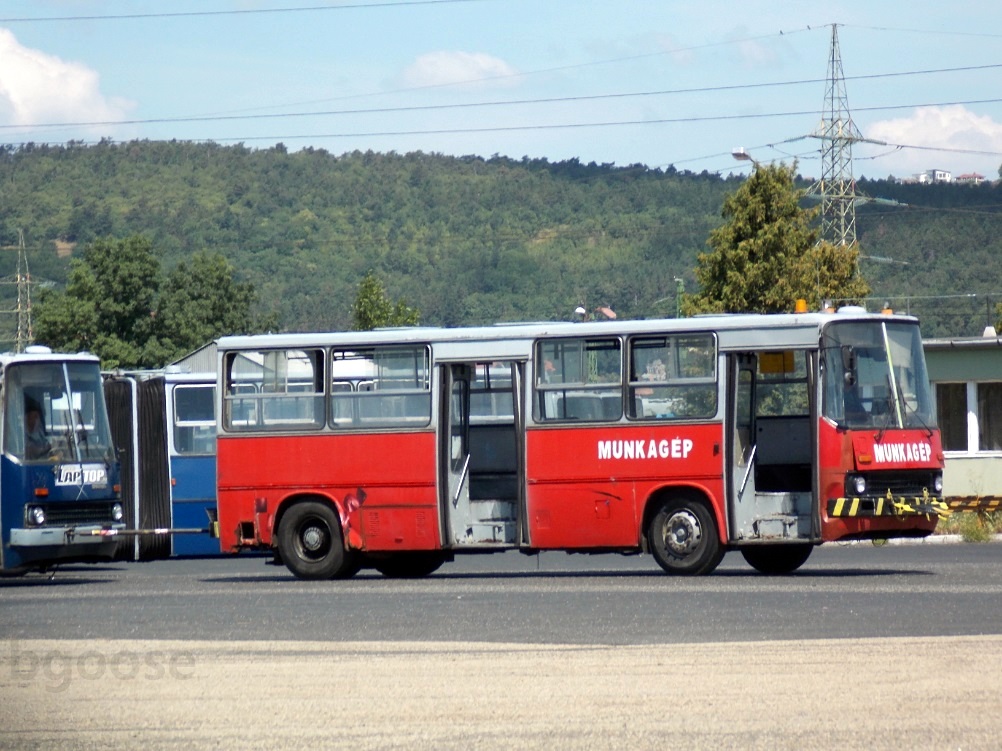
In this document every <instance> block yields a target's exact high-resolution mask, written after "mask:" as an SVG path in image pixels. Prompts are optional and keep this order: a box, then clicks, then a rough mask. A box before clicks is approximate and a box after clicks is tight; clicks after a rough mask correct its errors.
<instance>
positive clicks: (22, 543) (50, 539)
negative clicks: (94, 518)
mask: <svg viewBox="0 0 1002 751" xmlns="http://www.w3.org/2000/svg"><path fill="white" fill-rule="evenodd" d="M123 529H125V525H124V524H89V525H86V526H75V527H37V528H29V529H20V528H15V529H12V530H11V531H10V546H11V547H12V548H42V547H53V546H56V547H62V546H66V545H72V546H74V547H76V546H78V545H79V546H86V547H87V548H88V550H89V549H90V548H91V547H93V546H95V545H107V546H110V548H111V549H112V550H114V548H115V545H116V544H117V543H116V541H115V540H114V539H113V538H111V539H109V537H108V536H107V535H103V534H102V533H103V532H106V531H113V532H117V531H119V530H123Z"/></svg>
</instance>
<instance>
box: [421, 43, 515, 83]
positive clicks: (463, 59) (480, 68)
mask: <svg viewBox="0 0 1002 751" xmlns="http://www.w3.org/2000/svg"><path fill="white" fill-rule="evenodd" d="M516 75H518V71H517V70H516V69H515V68H513V67H512V66H511V65H509V64H508V63H506V62H505V61H504V60H501V59H500V58H497V57H493V56H492V55H488V54H486V53H484V52H458V51H457V52H447V51H441V52H429V53H428V54H425V55H421V56H420V57H418V58H417V59H416V60H415V61H414V62H413V63H411V64H410V65H409V66H408V67H407V69H406V70H405V71H404V83H405V84H406V85H407V86H412V87H418V86H444V85H448V84H459V83H480V82H484V83H488V82H489V83H495V84H496V83H504V84H506V85H510V84H511V80H508V81H498V80H497V79H504V78H509V79H510V77H512V76H516Z"/></svg>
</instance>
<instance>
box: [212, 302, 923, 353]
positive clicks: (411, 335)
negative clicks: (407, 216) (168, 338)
mask: <svg viewBox="0 0 1002 751" xmlns="http://www.w3.org/2000/svg"><path fill="white" fill-rule="evenodd" d="M889 318H893V320H894V321H898V322H903V323H912V324H915V323H917V322H918V321H917V319H916V318H914V317H912V316H905V315H897V314H895V315H893V316H889V315H887V314H883V313H866V312H864V311H862V310H861V309H858V308H856V309H852V310H843V311H839V312H838V313H780V314H725V315H707V316H696V317H693V318H666V319H651V320H632V321H630V320H617V321H587V322H569V321H551V322H539V323H501V324H496V325H494V326H473V327H457V328H443V327H434V326H413V327H404V328H392V329H376V330H374V331H339V332H319V333H297V334H255V335H245V336H225V337H222V338H220V339H218V340H217V342H216V343H217V345H218V348H219V350H220V351H223V350H247V349H274V348H280V347H285V348H288V347H293V348H306V347H324V346H337V347H349V348H350V347H360V346H366V345H377V344H417V343H428V342H434V343H453V342H454V343H457V344H458V343H469V342H501V341H512V342H515V341H524V342H530V341H533V340H535V339H539V338H560V337H580V336H601V335H602V334H609V335H614V336H615V335H622V334H637V333H639V334H644V333H650V334H660V333H685V332H708V331H709V332H715V333H716V334H717V335H718V339H719V342H720V348H721V349H724V350H727V349H748V348H749V347H761V348H768V347H770V346H774V347H777V348H778V347H783V346H786V347H810V346H816V345H817V342H818V338H819V336H820V332H821V329H822V328H823V327H824V326H825V325H826V324H829V323H832V322H835V321H886V320H888V319H889ZM756 332H757V333H758V334H760V336H757V335H756Z"/></svg>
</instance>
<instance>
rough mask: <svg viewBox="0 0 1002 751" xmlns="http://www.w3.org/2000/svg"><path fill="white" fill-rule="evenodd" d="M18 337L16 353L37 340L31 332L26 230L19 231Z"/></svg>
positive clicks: (16, 337) (29, 277)
mask: <svg viewBox="0 0 1002 751" xmlns="http://www.w3.org/2000/svg"><path fill="white" fill-rule="evenodd" d="M16 282H17V335H16V336H15V339H14V351H15V352H24V350H25V348H26V347H27V346H28V345H29V344H31V343H32V342H33V341H34V340H35V335H34V333H33V332H32V330H31V273H30V272H29V271H28V254H27V252H26V251H25V249H24V230H20V229H19V230H18V231H17V279H16Z"/></svg>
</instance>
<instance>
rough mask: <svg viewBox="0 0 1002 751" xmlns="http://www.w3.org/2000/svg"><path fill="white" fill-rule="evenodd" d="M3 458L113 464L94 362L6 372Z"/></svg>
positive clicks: (41, 364)
mask: <svg viewBox="0 0 1002 751" xmlns="http://www.w3.org/2000/svg"><path fill="white" fill-rule="evenodd" d="M6 386H7V388H6V391H5V393H4V413H5V415H6V418H5V421H4V452H5V453H7V454H9V455H11V456H14V457H16V458H18V459H20V460H21V461H28V462H44V463H50V464H58V463H65V462H109V461H112V459H113V458H114V452H113V450H112V441H111V431H110V429H109V427H108V416H107V413H106V412H105V406H104V398H103V391H102V385H101V372H100V370H99V368H98V364H97V363H96V362H94V363H90V362H52V361H41V362H28V363H17V364H14V365H11V366H9V367H8V368H7V371H6Z"/></svg>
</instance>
